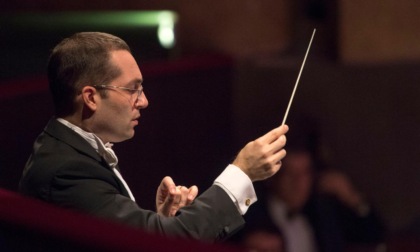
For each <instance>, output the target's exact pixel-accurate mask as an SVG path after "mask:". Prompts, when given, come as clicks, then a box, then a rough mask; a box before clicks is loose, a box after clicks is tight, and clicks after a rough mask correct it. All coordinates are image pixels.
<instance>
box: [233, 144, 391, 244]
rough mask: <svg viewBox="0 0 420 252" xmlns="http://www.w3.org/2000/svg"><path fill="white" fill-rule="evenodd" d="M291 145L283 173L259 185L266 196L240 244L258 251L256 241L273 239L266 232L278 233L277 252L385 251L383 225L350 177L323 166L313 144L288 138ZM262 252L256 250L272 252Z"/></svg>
mask: <svg viewBox="0 0 420 252" xmlns="http://www.w3.org/2000/svg"><path fill="white" fill-rule="evenodd" d="M292 137H293V136H292ZM288 142H289V143H290V145H289V146H288V148H287V156H286V158H285V159H284V160H283V165H282V168H281V170H280V171H279V172H278V173H277V174H276V175H275V176H273V177H272V178H271V179H269V180H268V181H266V182H265V183H264V184H262V185H261V188H260V190H262V191H263V192H264V193H263V195H264V196H263V197H261V196H260V197H259V202H258V203H257V204H256V206H259V208H257V207H256V208H254V209H252V211H251V212H250V213H249V215H248V218H247V227H246V228H245V230H244V232H243V233H241V234H239V236H240V237H241V238H240V240H241V242H242V244H243V245H244V246H246V247H247V248H249V249H250V250H252V249H253V248H255V246H254V244H255V243H254V242H253V240H255V239H258V240H259V242H260V243H262V242H263V240H264V239H267V240H268V239H270V237H272V236H273V234H274V233H273V232H270V233H268V232H267V231H266V230H276V231H277V233H278V236H279V237H281V238H282V242H283V248H282V249H281V250H280V249H279V250H278V251H287V252H340V251H378V248H379V249H382V248H383V246H384V245H383V244H384V240H385V229H384V225H383V224H382V221H381V219H380V218H379V216H378V214H377V212H375V210H374V208H373V207H372V206H371V204H370V202H369V201H368V199H367V198H366V197H365V196H364V195H363V194H362V193H361V192H360V191H359V190H358V189H357V188H356V187H355V186H354V184H353V183H352V182H351V180H350V178H349V177H348V176H346V175H345V174H344V173H343V172H341V171H339V170H335V169H331V168H327V166H325V165H324V164H323V163H322V162H319V161H318V160H319V158H318V156H317V155H316V154H317V152H316V151H315V148H313V146H311V144H309V145H308V144H302V142H301V141H295V140H293V139H291V138H290V137H289V138H288ZM308 142H310V141H308ZM308 142H306V143H308ZM294 143H295V144H296V145H295V146H294V145H293V144H294ZM259 195H262V194H259ZM256 230H260V233H258V232H257V231H256ZM257 233H258V235H259V236H257V235H256V234H257ZM263 234H265V236H264V237H263ZM280 234H281V235H280ZM258 237H259V238H258ZM267 243H268V242H267ZM251 245H252V246H251ZM253 246H254V247H253ZM260 248H261V250H258V249H256V250H255V251H272V250H264V249H265V248H264V247H262V246H261V247H260ZM379 251H381V250H379Z"/></svg>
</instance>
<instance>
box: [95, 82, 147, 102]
mask: <svg viewBox="0 0 420 252" xmlns="http://www.w3.org/2000/svg"><path fill="white" fill-rule="evenodd" d="M92 87H94V88H117V89H122V90H125V91H126V92H127V93H129V94H130V95H131V99H132V102H134V103H135V102H137V101H138V100H139V99H140V97H141V93H143V86H140V88H139V89H134V88H128V87H120V86H112V85H93V86H92ZM136 94H137V95H136Z"/></svg>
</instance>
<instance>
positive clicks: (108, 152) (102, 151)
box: [57, 118, 118, 168]
mask: <svg viewBox="0 0 420 252" xmlns="http://www.w3.org/2000/svg"><path fill="white" fill-rule="evenodd" d="M57 121H59V122H60V123H62V124H64V125H65V126H67V127H69V128H70V129H71V130H73V131H74V132H76V133H77V134H79V135H80V136H81V137H82V138H83V139H85V140H86V141H87V142H88V143H89V144H90V145H91V146H92V147H93V148H94V149H95V150H96V152H98V153H99V155H101V156H102V157H103V158H104V159H105V161H107V163H108V164H109V165H110V166H111V167H112V168H114V167H116V165H117V164H118V158H117V156H116V155H115V152H114V151H113V150H112V146H113V144H112V143H109V142H108V143H104V142H102V140H101V139H100V138H99V137H98V136H97V135H95V134H94V133H91V132H87V131H85V130H83V129H82V128H80V127H78V126H76V125H74V124H72V123H70V122H69V121H67V120H65V119H63V118H57Z"/></svg>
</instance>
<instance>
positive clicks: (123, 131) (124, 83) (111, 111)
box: [93, 50, 149, 143]
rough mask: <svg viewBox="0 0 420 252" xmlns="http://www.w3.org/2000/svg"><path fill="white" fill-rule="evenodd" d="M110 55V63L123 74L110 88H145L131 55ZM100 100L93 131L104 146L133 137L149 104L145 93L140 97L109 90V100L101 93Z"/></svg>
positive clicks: (124, 52)
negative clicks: (143, 110) (142, 112)
mask: <svg viewBox="0 0 420 252" xmlns="http://www.w3.org/2000/svg"><path fill="white" fill-rule="evenodd" d="M110 54H111V57H110V61H111V63H112V64H114V65H115V66H116V67H118V68H119V69H120V71H121V75H120V76H119V77H117V78H116V79H114V80H113V81H112V82H111V83H109V84H107V85H108V86H116V87H125V88H130V89H140V88H142V81H143V76H142V74H141V72H140V69H139V67H138V65H137V63H136V60H135V59H134V58H133V56H132V55H131V53H130V52H128V51H125V50H117V51H113V52H111V53H110ZM95 85H102V83H96V84H95ZM97 97H98V98H99V99H98V107H97V110H96V111H95V116H94V129H93V132H95V134H96V135H97V136H98V137H99V138H101V140H102V141H103V142H105V143H106V142H121V141H124V140H127V139H130V138H132V137H133V136H134V127H135V126H136V125H137V124H138V119H139V118H140V109H143V108H146V107H147V106H148V104H149V103H148V100H147V98H146V96H145V94H144V92H142V93H141V94H140V96H139V97H138V98H137V92H130V91H129V90H125V89H120V88H113V87H110V88H107V96H106V97H104V98H103V97H100V96H99V93H97ZM136 98H137V99H136Z"/></svg>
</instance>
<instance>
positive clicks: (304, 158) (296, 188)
mask: <svg viewBox="0 0 420 252" xmlns="http://www.w3.org/2000/svg"><path fill="white" fill-rule="evenodd" d="M312 182H313V174H312V159H311V155H310V154H309V153H306V152H293V153H288V154H287V157H286V158H284V160H283V167H282V168H281V170H280V171H279V174H277V177H276V181H274V183H275V191H276V194H277V195H278V196H279V197H280V198H281V199H282V200H283V201H285V202H286V204H287V205H288V206H289V208H290V209H291V210H295V211H298V210H300V209H301V208H302V207H303V205H304V204H305V203H306V201H307V200H308V198H309V195H310V193H311V189H312Z"/></svg>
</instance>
